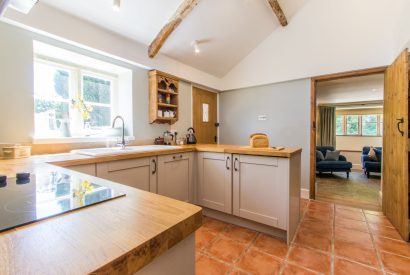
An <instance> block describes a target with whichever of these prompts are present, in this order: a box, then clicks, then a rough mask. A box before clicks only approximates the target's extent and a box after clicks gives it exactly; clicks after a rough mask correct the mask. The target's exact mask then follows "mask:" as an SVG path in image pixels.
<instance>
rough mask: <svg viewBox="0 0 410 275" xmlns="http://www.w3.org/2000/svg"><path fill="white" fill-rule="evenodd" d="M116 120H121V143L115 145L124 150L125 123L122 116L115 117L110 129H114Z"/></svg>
mask: <svg viewBox="0 0 410 275" xmlns="http://www.w3.org/2000/svg"><path fill="white" fill-rule="evenodd" d="M117 119H121V121H122V139H121V143H117V145H120V146H121V149H125V145H126V144H125V122H124V118H123V117H122V116H116V117H115V118H114V120H113V122H112V128H115V122H116V121H117Z"/></svg>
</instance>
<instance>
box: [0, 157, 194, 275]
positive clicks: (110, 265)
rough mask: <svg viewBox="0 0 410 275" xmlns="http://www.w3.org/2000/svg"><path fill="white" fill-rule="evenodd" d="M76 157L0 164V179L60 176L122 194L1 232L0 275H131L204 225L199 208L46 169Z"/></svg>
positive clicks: (89, 177)
mask: <svg viewBox="0 0 410 275" xmlns="http://www.w3.org/2000/svg"><path fill="white" fill-rule="evenodd" d="M77 157H78V158H79V159H82V158H84V157H82V156H79V155H74V156H73V155H71V154H65V155H57V156H46V157H41V156H39V157H31V158H28V159H20V160H0V174H8V175H10V176H13V173H15V172H17V171H30V172H32V173H36V174H41V173H49V172H51V171H59V172H62V173H64V174H67V175H73V176H77V177H79V178H81V179H82V180H88V181H90V182H93V183H96V184H100V185H103V186H106V187H110V188H113V189H115V190H116V191H118V192H123V193H125V194H126V196H125V197H120V198H117V199H114V200H110V201H106V202H103V203H100V204H97V205H94V206H89V207H87V208H83V209H79V210H75V211H73V212H70V213H67V214H63V215H60V216H56V217H54V218H50V219H46V220H43V221H41V222H36V223H33V224H29V225H26V226H23V227H19V228H16V229H11V230H8V231H5V232H2V233H0V274H1V275H3V274H133V273H135V272H136V271H138V270H140V269H141V268H143V267H144V266H146V265H147V264H149V263H150V262H152V261H153V260H154V259H155V258H157V257H158V256H160V255H162V254H163V253H164V252H166V251H167V250H169V249H170V248H172V247H173V246H174V245H176V244H177V243H179V242H180V241H182V240H183V239H185V238H186V237H188V236H189V235H190V234H192V233H194V232H195V231H196V230H197V229H198V228H199V227H200V226H201V224H202V209H201V208H200V207H198V206H195V205H193V204H189V203H185V202H181V201H178V200H174V199H171V198H167V197H164V196H160V195H157V194H153V193H149V192H146V191H142V190H139V189H136V188H132V187H128V186H126V185H122V184H117V183H114V182H111V181H107V180H104V179H100V178H96V177H92V176H88V175H85V174H82V173H78V172H75V171H72V170H68V169H65V168H60V167H57V166H54V165H50V164H47V163H46V162H47V161H55V160H59V161H61V160H67V159H72V158H77Z"/></svg>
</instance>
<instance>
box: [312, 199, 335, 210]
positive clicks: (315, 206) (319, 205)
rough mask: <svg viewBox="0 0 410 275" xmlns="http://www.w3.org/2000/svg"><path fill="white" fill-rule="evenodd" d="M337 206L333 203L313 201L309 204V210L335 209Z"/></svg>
mask: <svg viewBox="0 0 410 275" xmlns="http://www.w3.org/2000/svg"><path fill="white" fill-rule="evenodd" d="M334 207H335V205H334V204H333V203H328V202H323V201H315V200H312V201H310V202H309V208H312V209H334Z"/></svg>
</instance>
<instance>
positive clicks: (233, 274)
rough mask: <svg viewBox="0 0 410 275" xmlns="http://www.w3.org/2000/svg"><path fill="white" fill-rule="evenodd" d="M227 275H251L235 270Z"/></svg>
mask: <svg viewBox="0 0 410 275" xmlns="http://www.w3.org/2000/svg"><path fill="white" fill-rule="evenodd" d="M229 275H252V274H251V273H248V272H245V271H242V270H240V269H237V268H235V269H234V270H232V272H231V273H229Z"/></svg>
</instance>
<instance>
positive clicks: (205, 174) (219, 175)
mask: <svg viewBox="0 0 410 275" xmlns="http://www.w3.org/2000/svg"><path fill="white" fill-rule="evenodd" d="M198 204H199V205H202V206H204V207H208V208H211V209H215V210H218V211H222V212H226V213H229V214H232V155H231V154H224V153H209V152H203V153H198Z"/></svg>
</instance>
